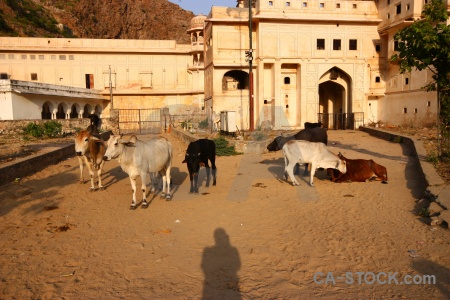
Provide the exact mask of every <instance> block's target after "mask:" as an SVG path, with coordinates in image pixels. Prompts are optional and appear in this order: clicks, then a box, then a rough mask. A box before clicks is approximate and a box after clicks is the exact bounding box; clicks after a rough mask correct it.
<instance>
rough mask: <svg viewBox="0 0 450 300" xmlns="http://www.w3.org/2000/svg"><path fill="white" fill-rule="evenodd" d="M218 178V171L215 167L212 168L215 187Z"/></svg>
mask: <svg viewBox="0 0 450 300" xmlns="http://www.w3.org/2000/svg"><path fill="white" fill-rule="evenodd" d="M216 176H217V169H216V168H215V167H214V168H212V177H213V185H216Z"/></svg>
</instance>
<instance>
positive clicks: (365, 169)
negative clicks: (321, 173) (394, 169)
mask: <svg viewBox="0 0 450 300" xmlns="http://www.w3.org/2000/svg"><path fill="white" fill-rule="evenodd" d="M338 156H339V157H340V158H341V159H343V160H345V161H346V162H347V173H345V174H342V173H341V172H339V171H338V170H334V169H328V170H327V171H328V174H330V175H331V181H333V182H338V183H341V182H368V181H370V180H381V182H382V183H387V181H388V176H387V170H386V168H385V167H384V166H382V165H379V164H377V163H376V162H374V161H373V160H371V159H348V158H346V157H344V155H342V154H341V153H339V154H338Z"/></svg>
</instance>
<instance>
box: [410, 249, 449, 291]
mask: <svg viewBox="0 0 450 300" xmlns="http://www.w3.org/2000/svg"><path fill="white" fill-rule="evenodd" d="M411 267H413V268H414V270H416V271H417V272H419V273H420V274H421V276H420V279H421V280H422V282H421V284H424V285H425V284H430V285H432V286H435V287H437V288H438V289H439V291H440V292H441V293H442V294H443V295H444V296H445V298H446V299H450V281H449V278H450V269H448V268H447V267H444V266H441V265H440V264H437V263H435V262H433V261H430V260H427V259H425V258H415V259H414V260H413V261H412V262H411ZM414 279H416V280H418V279H419V278H416V276H414ZM427 280H429V281H430V282H426V281H427ZM430 297H432V294H430Z"/></svg>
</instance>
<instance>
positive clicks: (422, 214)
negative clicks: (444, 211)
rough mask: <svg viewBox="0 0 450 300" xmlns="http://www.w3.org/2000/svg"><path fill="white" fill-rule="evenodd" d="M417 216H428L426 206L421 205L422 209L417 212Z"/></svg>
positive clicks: (428, 212)
mask: <svg viewBox="0 0 450 300" xmlns="http://www.w3.org/2000/svg"><path fill="white" fill-rule="evenodd" d="M418 215H419V216H421V217H423V218H429V217H430V211H429V210H428V208H426V207H422V209H421V210H420V211H419V213H418Z"/></svg>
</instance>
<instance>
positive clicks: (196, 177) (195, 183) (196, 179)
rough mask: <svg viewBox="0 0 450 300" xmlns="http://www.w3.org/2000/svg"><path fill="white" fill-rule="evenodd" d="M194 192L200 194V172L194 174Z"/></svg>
mask: <svg viewBox="0 0 450 300" xmlns="http://www.w3.org/2000/svg"><path fill="white" fill-rule="evenodd" d="M194 194H198V173H195V174H194Z"/></svg>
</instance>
